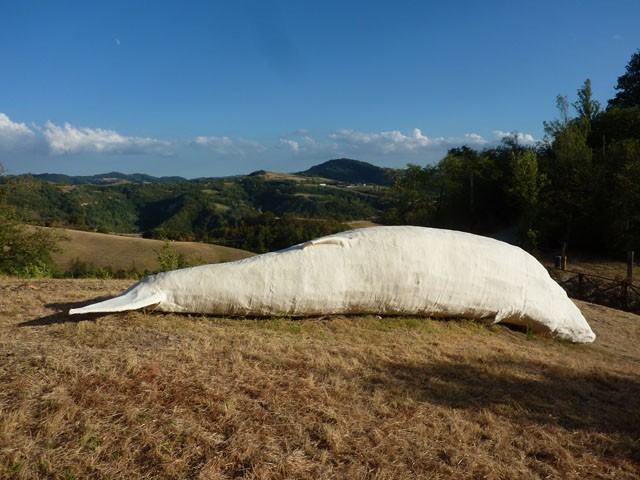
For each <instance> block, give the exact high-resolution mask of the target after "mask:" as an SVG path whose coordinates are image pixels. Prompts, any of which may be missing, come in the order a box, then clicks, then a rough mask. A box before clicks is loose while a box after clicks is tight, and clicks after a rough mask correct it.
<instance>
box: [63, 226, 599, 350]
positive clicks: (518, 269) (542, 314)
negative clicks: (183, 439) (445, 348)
mask: <svg viewBox="0 0 640 480" xmlns="http://www.w3.org/2000/svg"><path fill="white" fill-rule="evenodd" d="M144 307H153V308H154V309H157V310H160V311H163V312H183V313H202V314H212V315H232V316H274V315H286V316H318V315H351V314H378V315H418V316H432V317H465V318H472V319H477V320H482V321H485V322H489V323H498V322H504V323H508V324H513V325H518V326H523V327H527V328H530V329H531V330H532V331H534V332H541V333H549V334H551V335H552V336H554V337H556V338H559V339H563V340H568V341H571V342H576V343H587V342H593V341H594V340H595V334H594V333H593V331H592V330H591V327H590V326H589V324H588V323H587V321H586V319H585V318H584V317H583V315H582V313H581V312H580V310H579V309H578V307H577V306H576V305H575V304H574V303H573V302H572V301H571V300H570V299H569V298H568V297H567V294H566V293H565V291H564V290H563V289H562V288H561V287H560V286H559V285H558V284H557V283H556V282H555V281H553V279H552V278H551V277H550V276H549V274H548V272H547V271H546V269H545V268H544V267H543V266H542V265H541V264H540V263H539V262H538V261H537V260H536V259H535V258H534V257H533V256H531V255H530V254H528V253H527V252H525V251H524V250H522V249H520V248H518V247H514V246H512V245H509V244H507V243H504V242H500V241H498V240H494V239H491V238H487V237H482V236H478V235H473V234H469V233H463V232H458V231H452V230H442V229H434V228H426V227H412V226H391V227H373V228H363V229H357V230H350V231H346V232H342V233H338V234H335V235H329V236H326V237H321V238H318V239H315V240H311V241H308V242H305V243H301V244H299V245H295V246H293V247H290V248H287V249H284V250H280V251H277V252H272V253H266V254H263V255H257V256H255V257H250V258H246V259H243V260H238V261H235V262H229V263H221V264H214V265H201V266H198V267H192V268H185V269H181V270H174V271H169V272H164V273H159V274H157V275H153V276H150V277H146V278H144V279H142V280H141V281H139V282H138V283H136V284H135V285H133V286H132V287H131V288H129V289H128V290H126V291H125V292H123V293H122V294H121V295H119V296H117V297H115V298H112V299H109V300H105V301H102V302H99V303H95V304H92V305H87V306H85V307H81V308H74V309H71V310H70V311H69V314H70V315H75V314H86V313H108V312H122V311H127V310H135V309H139V308H144Z"/></svg>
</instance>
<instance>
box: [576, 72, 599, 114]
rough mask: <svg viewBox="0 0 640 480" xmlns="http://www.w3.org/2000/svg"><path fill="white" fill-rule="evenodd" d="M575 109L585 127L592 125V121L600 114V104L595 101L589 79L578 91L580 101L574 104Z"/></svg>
mask: <svg viewBox="0 0 640 480" xmlns="http://www.w3.org/2000/svg"><path fill="white" fill-rule="evenodd" d="M573 108H575V109H576V112H577V113H578V118H579V119H580V120H581V121H582V122H583V123H584V124H585V125H591V121H592V120H593V119H594V118H595V117H596V116H597V115H598V114H599V113H600V102H598V101H597V100H594V99H593V94H592V92H591V80H589V79H588V78H587V79H586V80H585V81H584V85H582V87H581V88H579V89H578V100H576V101H575V102H574V103H573Z"/></svg>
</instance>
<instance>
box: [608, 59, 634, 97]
mask: <svg viewBox="0 0 640 480" xmlns="http://www.w3.org/2000/svg"><path fill="white" fill-rule="evenodd" d="M616 90H618V93H616V96H615V97H614V98H612V99H611V100H609V103H608V108H612V107H618V108H631V107H638V106H640V50H638V51H637V52H635V53H634V54H633V55H631V60H629V63H628V64H627V71H626V73H625V74H624V75H621V76H619V77H618V83H617V85H616Z"/></svg>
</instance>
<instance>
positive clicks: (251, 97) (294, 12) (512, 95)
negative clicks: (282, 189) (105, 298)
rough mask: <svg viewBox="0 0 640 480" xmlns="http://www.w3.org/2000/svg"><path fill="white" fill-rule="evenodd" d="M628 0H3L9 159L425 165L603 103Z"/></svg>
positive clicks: (615, 71) (0, 44) (55, 168)
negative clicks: (588, 95)
mask: <svg viewBox="0 0 640 480" xmlns="http://www.w3.org/2000/svg"><path fill="white" fill-rule="evenodd" d="M638 19H640V2H639V1H638V0H617V1H615V2H612V1H610V0H608V1H607V0H602V1H600V0H555V1H548V0H538V1H527V0H521V1H520V2H510V1H491V0H488V1H482V2H480V1H448V2H433V1H426V0H425V1H404V0H395V1H393V2H391V1H386V2H381V1H374V0H369V1H348V0H342V1H329V0H327V1H305V0H298V1H285V0H282V1H279V2H275V1H268V0H254V1H231V0H229V1H213V0H210V1H202V2H196V1H191V2H187V1H185V2H177V1H176V2H168V1H148V2H143V1H134V0H128V1H116V0H110V1H109V2H86V1H83V2H74V1H67V2H64V1H57V2H49V1H28V0H0V163H2V164H3V165H4V167H5V168H7V169H8V173H13V174H18V173H25V172H31V173H43V172H56V173H67V174H82V175H84V174H96V173H104V172H109V171H113V170H116V171H121V172H127V173H134V172H143V173H149V174H152V175H181V176H184V177H188V178H194V177H201V176H225V175H234V174H246V173H250V172H252V171H254V170H258V169H265V170H274V171H281V172H294V171H300V170H304V169H306V168H308V167H310V166H312V165H315V164H318V163H321V162H323V161H326V160H329V159H331V158H340V157H349V158H355V159H359V160H364V161H368V162H371V163H374V164H376V165H380V166H389V167H404V166H405V165H406V164H407V163H409V162H411V163H418V164H420V165H425V164H427V163H434V162H437V161H438V160H440V159H441V158H442V157H443V155H444V154H445V153H446V151H447V149H449V148H451V147H455V146H460V145H463V144H466V145H469V146H471V147H473V148H476V149H482V148H484V147H486V146H490V145H492V144H495V143H496V142H499V139H500V138H501V136H503V135H504V134H505V133H507V132H512V131H518V132H520V134H521V137H522V141H525V142H526V141H530V142H533V141H537V140H540V139H541V138H542V136H543V126H542V122H543V121H544V120H551V119H553V118H554V117H556V110H555V97H556V95H557V94H563V95H567V96H568V97H569V99H570V101H574V100H575V96H576V95H575V94H576V90H577V89H578V88H579V87H580V86H581V85H582V84H583V82H584V80H585V79H587V78H590V79H591V82H592V87H593V91H594V96H595V98H596V99H598V100H600V101H601V102H602V103H603V104H604V105H606V101H607V100H608V99H609V98H611V97H613V96H614V94H615V90H614V87H615V84H616V81H617V78H618V77H619V76H620V75H622V74H623V73H624V71H625V67H626V65H627V63H628V62H629V60H630V58H631V55H632V54H633V53H634V52H635V51H636V50H638V49H640V28H638Z"/></svg>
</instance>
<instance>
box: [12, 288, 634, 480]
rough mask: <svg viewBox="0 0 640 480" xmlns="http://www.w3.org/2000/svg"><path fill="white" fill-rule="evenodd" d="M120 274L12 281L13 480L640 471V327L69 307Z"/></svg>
mask: <svg viewBox="0 0 640 480" xmlns="http://www.w3.org/2000/svg"><path fill="white" fill-rule="evenodd" d="M130 283H131V282H127V281H114V280H110V281H105V280H16V279H7V278H5V279H0V415H1V421H0V477H2V478H60V479H63V478H66V479H70V478H176V479H177V478H180V479H182V478H202V479H205V478H206V479H216V478H220V479H222V478H238V477H244V478H260V479H262V478H264V479H266V478H362V479H364V478H371V479H374V478H375V479H392V478H393V479H396V478H434V479H438V478H442V479H445V478H487V479H508V478H527V479H529V478H557V479H584V478H609V479H631V478H638V475H640V444H639V441H640V439H639V437H640V417H639V415H640V413H639V408H638V406H639V405H640V347H638V345H639V341H640V321H639V317H637V316H634V315H631V314H627V313H622V312H617V311H614V310H610V309H607V308H604V307H598V306H594V305H589V304H583V303H580V304H579V305H580V307H581V308H582V310H583V311H584V313H585V315H586V316H587V318H588V319H589V321H590V323H591V324H592V326H593V328H594V330H595V331H596V333H597V334H598V335H599V337H598V340H597V341H596V343H595V344H593V345H586V346H585V345H583V346H577V345H571V344H566V343H562V342H558V341H555V340H552V339H549V338H544V337H540V336H534V337H532V338H531V337H528V336H527V334H526V333H523V332H515V331H512V330H509V329H506V328H503V327H484V326H481V325H479V324H477V323H473V322H467V321H449V322H446V321H434V320H428V319H402V318H400V319H398V318H395V319H393V318H391V319H379V318H376V317H371V316H369V317H354V318H344V317H339V318H331V319H306V320H289V319H268V320H249V319H223V318H211V317H201V316H180V315H170V314H157V313H143V312H132V313H124V314H116V315H104V316H94V317H85V318H69V317H68V316H67V315H66V313H64V312H65V311H66V309H67V308H69V306H72V305H78V304H86V303H87V301H88V300H89V299H95V298H96V297H97V296H109V295H113V294H116V293H119V292H120V291H121V290H122V289H123V288H125V287H126V286H128V285H130Z"/></svg>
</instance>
